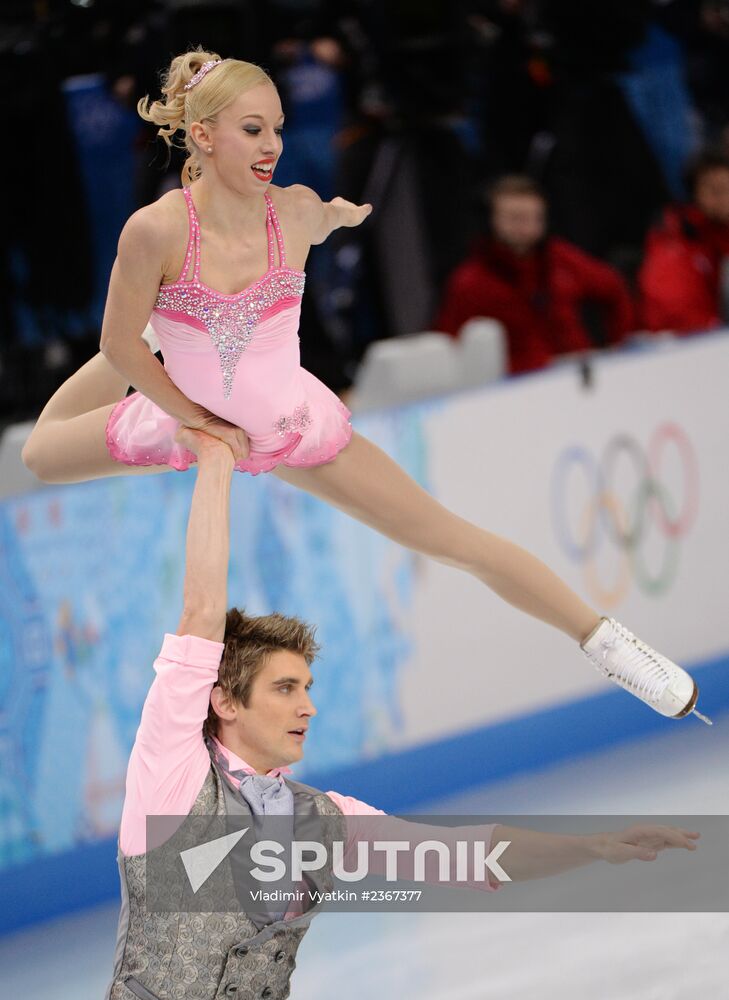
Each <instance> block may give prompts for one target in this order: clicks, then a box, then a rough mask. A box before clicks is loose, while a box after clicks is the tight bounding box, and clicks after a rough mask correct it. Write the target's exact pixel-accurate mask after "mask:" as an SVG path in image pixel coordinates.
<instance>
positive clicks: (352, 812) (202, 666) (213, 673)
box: [119, 633, 385, 856]
mask: <svg viewBox="0 0 729 1000" xmlns="http://www.w3.org/2000/svg"><path fill="white" fill-rule="evenodd" d="M222 655H223V643H222V642H213V641H212V640H210V639H201V638H200V637H199V636H195V635H171V634H169V633H167V634H166V635H165V638H164V642H163V643H162V649H161V650H160V654H159V656H158V657H157V659H156V660H155V661H154V670H155V674H156V677H155V679H154V681H153V682H152V686H151V688H150V689H149V693H148V695H147V698H146V700H145V702H144V708H143V709H142V720H141V722H140V724H139V729H138V730H137V738H136V740H135V741H134V747H133V749H132V754H131V757H130V759H129V767H128V769H127V787H126V798H125V799H124V809H123V811H122V818H121V827H120V830H119V847H120V849H121V852H122V854H124V855H127V856H129V855H132V854H144V852H145V851H146V839H147V838H146V821H147V815H148V814H149V815H151V816H153V815H167V816H186V815H187V814H188V813H189V811H190V809H191V808H192V806H193V803H194V802H195V799H196V798H197V796H198V794H199V792H200V789H201V788H202V786H203V782H204V781H205V778H206V777H207V773H208V771H209V770H210V754H209V753H208V750H207V747H206V746H205V742H204V740H203V736H202V728H203V723H204V722H205V719H206V718H207V715H208V705H209V703H210V692H211V691H212V689H213V685H214V684H215V682H216V681H217V679H218V669H219V667H220V660H221V657H222ZM218 745H219V746H220V748H221V750H222V752H223V753H224V754H225V755H226V757H227V758H228V762H229V764H230V768H231V770H242V771H248V772H250V773H251V774H254V773H255V771H254V769H253V768H252V767H250V766H249V765H248V764H246V762H245V761H244V760H241V758H240V757H238V756H237V755H236V754H234V753H233V752H232V751H231V750H228V749H227V747H224V746H222V744H218ZM268 773H269V775H270V776H272V777H279V776H280V775H282V774H287V773H289V769H288V768H285V767H284V768H275V769H274V770H273V771H269V772H268ZM326 794H327V795H328V796H329V798H330V799H332V801H333V802H334V803H335V804H336V805H337V806H339V808H340V809H341V810H342V812H343V813H344V815H345V816H384V815H385V813H384V812H383V811H382V810H381V809H375V808H374V807H373V806H369V805H367V803H366V802H360V801H359V799H354V798H352V797H351V796H347V795H340V794H339V793H338V792H327V793H326Z"/></svg>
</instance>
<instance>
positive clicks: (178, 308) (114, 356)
mask: <svg viewBox="0 0 729 1000" xmlns="http://www.w3.org/2000/svg"><path fill="white" fill-rule="evenodd" d="M162 91H163V98H162V99H161V100H158V101H154V102H152V103H151V104H150V102H149V99H146V100H144V101H141V102H140V105H139V111H140V114H141V115H142V117H143V118H145V119H146V120H148V121H152V122H154V123H155V124H157V125H158V126H159V134H160V135H161V136H162V137H163V139H164V140H165V141H166V142H167V144H168V145H170V144H171V140H172V138H173V137H174V135H175V134H176V133H177V132H178V131H180V132H182V133H184V141H185V145H186V148H187V150H188V152H189V158H188V159H187V161H186V162H185V166H184V169H183V174H182V178H183V184H185V185H186V186H185V187H184V188H183V190H182V191H179V190H175V191H170V192H168V193H167V194H165V195H163V196H162V197H161V198H160V199H159V200H158V201H156V202H155V203H154V204H152V205H148V206H146V207H144V208H142V209H140V210H139V211H137V212H135V214H134V215H132V217H131V218H130V219H129V221H128V222H127V224H126V225H125V227H124V229H123V231H122V234H121V236H120V239H119V248H118V256H117V259H116V261H115V263H114V267H113V269H112V272H111V280H110V284H109V293H108V298H107V303H106V310H105V314H104V321H103V328H102V334H101V353H100V354H99V355H97V356H96V357H95V358H93V359H92V360H91V361H89V362H88V363H87V364H86V365H84V366H83V367H82V368H81V369H80V370H79V371H78V372H77V373H76V374H75V375H73V376H72V377H71V378H70V379H69V380H68V381H67V382H66V383H65V384H64V385H63V386H61V388H60V389H59V390H58V391H57V392H56V394H55V395H54V396H53V397H52V399H51V400H50V402H49V403H48V404H47V406H46V407H45V409H44V410H43V412H42V413H41V415H40V417H39V419H38V422H37V424H36V426H35V428H34V430H33V432H32V433H31V435H30V437H29V439H28V441H27V444H26V446H25V448H24V451H23V460H24V462H25V463H26V465H27V466H28V467H29V468H30V469H32V470H33V471H34V472H35V473H36V474H37V475H38V476H39V478H40V479H42V480H45V481H46V482H52V483H62V482H77V481H80V480H87V479H94V478H97V477H101V476H113V475H120V474H123V473H126V472H137V473H141V472H162V471H166V470H168V469H170V468H174V469H186V468H187V467H188V465H189V464H190V463H191V462H194V461H195V456H194V455H193V454H192V453H191V452H189V451H187V449H186V448H185V447H184V445H183V444H181V443H178V442H177V441H176V433H177V431H178V428H179V427H180V426H181V425H182V426H186V427H191V428H194V429H197V430H202V431H205V432H206V433H208V434H211V435H213V436H215V437H218V438H221V439H222V440H223V441H225V442H226V443H227V444H228V445H229V446H230V447H231V449H232V450H233V453H234V456H235V458H236V460H237V464H236V467H237V468H238V469H239V470H241V471H246V472H250V473H252V474H253V475H256V474H257V473H259V472H267V471H273V472H274V473H275V474H276V475H277V476H279V477H280V478H281V479H284V480H285V481H286V482H288V483H291V484H293V485H294V486H298V487H300V488H301V489H304V490H307V491H308V492H310V493H313V494H314V495H316V496H318V497H320V498H321V499H323V500H326V501H328V502H329V503H331V504H333V505H335V506H337V507H339V508H341V509H342V510H344V511H346V512H347V513H349V514H351V515H352V516H353V517H356V518H358V519H359V520H361V521H364V522H365V523H366V524H368V525H370V526H371V527H372V528H375V529H376V530H377V531H380V532H382V533H383V534H385V535H387V536H388V537H389V538H392V539H394V540H395V541H397V542H399V543H400V544H402V545H405V546H408V547H409V548H411V549H415V550H416V551H418V552H422V553H424V554H426V555H428V556H431V557H432V558H434V559H437V560H439V561H441V562H444V563H447V564H450V565H453V566H458V567H460V568H461V569H464V570H467V571H468V572H470V573H472V574H473V575H475V576H476V577H478V579H480V580H482V581H483V582H484V583H485V584H487V585H488V586H489V587H491V588H492V589H493V590H494V591H495V592H496V593H497V594H499V595H500V596H501V597H503V598H504V599H505V600H507V601H509V602H510V603H511V604H513V605H514V606H516V607H517V608H520V609H521V610H522V611H525V612H527V613H528V614H531V615H534V616H535V617H537V618H540V619H541V620H542V621H545V622H547V623H549V624H550V625H553V626H555V627H557V628H559V629H561V630H562V631H563V632H566V633H567V635H569V636H571V637H572V638H573V639H575V640H577V641H578V642H579V643H580V645H581V648H582V649H583V651H584V652H585V653H586V655H587V656H588V658H589V659H590V660H591V661H592V662H593V664H594V665H595V666H596V667H597V668H598V669H599V670H600V671H601V672H602V673H603V674H604V675H605V676H607V677H609V678H610V679H611V680H613V681H615V682H616V683H618V684H620V685H621V686H622V687H624V688H626V689H627V690H629V691H631V692H632V693H633V694H634V695H636V696H637V697H638V698H640V699H642V700H643V701H645V702H646V703H647V704H649V705H650V706H651V707H652V708H654V709H655V710H656V711H658V712H660V713H662V714H663V715H666V716H671V717H676V718H678V717H681V716H684V715H687V714H688V713H689V712H691V711H693V710H694V705H695V703H696V698H697V695H698V689H697V688H696V685H695V684H694V682H693V680H692V679H691V678H690V677H689V676H688V674H687V673H685V671H683V670H682V669H681V668H680V667H678V666H677V665H676V664H674V663H672V662H671V661H670V660H668V659H666V658H665V657H664V656H661V655H660V654H658V653H656V652H655V651H654V650H653V649H651V648H650V647H649V646H648V645H647V644H645V643H643V642H642V641H640V640H638V639H636V638H635V636H633V635H632V634H631V633H630V632H628V630H627V629H625V628H624V627H623V626H622V625H620V624H618V623H617V622H615V621H614V620H613V619H606V618H600V617H599V616H598V614H597V613H596V612H595V611H594V610H593V609H592V608H590V607H588V605H587V604H585V603H584V602H583V601H582V600H581V599H580V598H579V597H578V596H577V595H576V594H575V593H573V592H572V591H571V590H570V589H569V588H568V587H567V586H566V584H564V583H563V582H562V581H561V580H560V579H559V578H558V577H557V576H556V575H555V574H554V573H553V572H552V571H551V570H549V569H548V568H547V567H546V566H545V565H544V564H543V563H542V562H540V561H539V560H538V559H537V558H536V557H534V556H532V555H531V554H529V553H528V552H526V551H525V550H524V549H522V548H520V547H518V546H517V545H515V544H513V543H512V542H509V541H507V540H505V539H503V538H500V537H498V536H497V535H494V534H491V533H489V532H487V531H484V530H482V529H480V528H477V527H475V526H474V525H472V524H469V523H468V522H467V521H464V520H463V519H462V518H460V517H457V516H456V515H454V514H452V513H450V512H449V511H448V510H446V509H445V508H444V507H442V506H441V505H440V504H439V503H437V502H436V501H435V500H434V499H433V498H432V497H431V496H430V495H429V494H428V493H426V492H425V491H424V490H423V489H421V488H420V487H419V486H418V485H417V484H416V483H415V482H414V481H413V480H412V479H411V478H410V477H409V476H407V475H406V474H405V472H403V470H402V469H400V467H399V466H398V465H397V464H396V463H395V462H393V461H392V460H391V459H390V458H389V457H388V456H387V455H386V454H385V453H384V452H383V451H381V450H380V449H379V448H378V447H376V446H375V445H374V444H372V443H371V442H370V441H368V440H367V439H366V438H364V437H362V436H361V435H360V434H358V433H355V432H353V431H352V427H351V425H350V423H349V416H350V414H349V411H348V410H347V408H346V407H345V406H344V404H343V403H342V402H341V401H340V400H339V399H338V398H337V397H336V396H335V395H334V394H333V393H332V392H330V391H329V389H327V388H326V387H325V386H324V385H322V384H321V383H320V382H319V381H318V380H317V379H315V378H314V377H313V376H312V375H310V374H309V373H308V372H307V371H305V370H304V369H302V368H301V367H300V364H299V348H298V336H297V328H298V319H299V311H300V303H301V295H302V292H303V286H304V271H303V267H304V263H305V261H306V257H307V254H308V252H309V248H310V246H311V245H312V244H316V243H322V242H323V241H324V240H325V239H326V238H327V237H328V236H329V234H330V233H331V232H332V231H333V230H334V229H336V228H337V227H339V226H357V225H359V224H360V223H361V222H362V221H363V220H364V219H365V218H366V216H367V215H368V214H369V213H370V211H371V206H369V205H353V204H351V203H350V202H347V201H344V200H343V199H342V198H335V199H334V200H333V201H331V202H329V203H327V204H324V203H322V201H321V200H320V199H319V197H318V196H317V195H316V194H315V193H314V192H313V191H311V190H310V189H308V188H305V187H302V186H300V185H294V186H292V187H289V188H279V187H273V186H272V185H271V178H272V175H273V172H274V169H275V166H276V162H277V160H278V158H279V157H280V156H281V152H282V148H283V144H282V138H281V132H282V125H283V117H284V116H283V113H282V110H281V104H280V101H279V96H278V93H277V91H276V88H275V86H274V85H273V83H272V81H271V79H270V78H269V77H268V75H267V74H266V73H265V72H264V70H262V69H261V68H260V67H258V66H255V65H253V64H251V63H246V62H242V61H239V60H236V59H224V60H221V59H220V57H219V56H217V55H216V54H214V53H208V52H203V51H199V50H198V51H192V52H188V53H186V54H184V55H180V56H177V57H176V58H175V59H173V61H172V63H171V65H170V67H169V69H168V71H167V72H166V74H165V76H164V78H163V87H162ZM150 317H151V318H150ZM148 321H149V323H150V325H151V328H152V330H153V335H152V337H151V338H150V336H149V332H148V333H147V335H146V337H147V340H148V341H149V340H150V339H151V340H152V341H154V335H156V337H157V338H158V339H159V345H160V347H161V350H162V353H163V356H164V362H165V363H164V367H163V366H162V365H161V364H160V363H159V362H158V360H157V359H156V358H155V357H154V354H153V353H152V350H155V351H156V349H157V345H156V344H155V343H154V342H152V343H150V344H149V346H148V344H147V343H145V340H144V339H143V337H142V335H143V333H144V332H145V327H147V323H148ZM150 347H151V348H152V350H150ZM130 384H131V385H133V386H134V387H135V389H137V390H138V391H137V392H135V393H134V394H133V395H131V396H129V397H126V392H127V388H128V386H129V385H130Z"/></svg>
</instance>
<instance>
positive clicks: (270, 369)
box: [106, 187, 352, 475]
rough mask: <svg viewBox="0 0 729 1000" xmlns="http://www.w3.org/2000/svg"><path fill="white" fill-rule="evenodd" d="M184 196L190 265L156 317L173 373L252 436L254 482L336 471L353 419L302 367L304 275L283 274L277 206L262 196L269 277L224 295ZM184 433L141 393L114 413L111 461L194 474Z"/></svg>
mask: <svg viewBox="0 0 729 1000" xmlns="http://www.w3.org/2000/svg"><path fill="white" fill-rule="evenodd" d="M183 193H184V195H185V200H186V202H187V210H188V215H189V219H190V238H189V241H188V244H187V252H186V254H185V263H184V266H183V268H182V271H181V273H180V276H179V278H178V279H177V280H176V281H175V282H173V283H172V284H166V285H160V289H159V293H158V295H157V299H156V301H155V305H154V310H153V312H152V316H151V317H150V324H151V325H152V327H153V329H154V331H155V333H156V335H157V337H158V339H159V343H160V349H161V351H162V355H163V357H164V364H165V369H166V370H167V373H168V374H169V376H170V378H171V379H172V381H173V382H174V383H175V385H176V386H177V387H178V389H180V391H181V392H183V393H184V394H185V395H186V396H187V397H188V399H191V400H192V401H193V402H194V403H199V404H200V405H201V406H204V407H205V408H206V409H207V410H210V412H211V413H214V414H216V415H217V416H218V417H222V418H223V419H224V420H228V421H230V423H232V424H235V425H236V426H237V427H242V428H243V430H244V431H245V432H246V433H247V435H248V438H249V441H250V449H251V450H250V455H249V457H248V458H247V459H245V461H243V462H238V463H237V465H236V469H238V470H239V471H241V472H250V473H252V474H253V475H256V474H257V473H259V472H269V471H270V470H271V469H273V468H275V466H277V465H279V464H280V463H283V464H284V465H288V466H294V467H307V466H312V465H321V464H323V463H324V462H330V461H331V460H332V459H333V458H334V457H335V456H336V455H337V454H338V452H339V451H341V449H342V448H344V446H345V445H346V444H347V443H348V442H349V439H350V437H351V435H352V426H351V423H350V416H351V414H350V412H349V410H348V409H347V407H346V406H345V405H344V403H342V402H341V400H340V399H338V398H337V396H335V395H334V393H333V392H331V390H329V389H328V388H327V387H326V386H325V385H323V384H322V383H321V382H320V381H319V380H318V379H316V378H315V377H314V376H313V375H311V374H310V373H309V372H307V371H306V370H305V369H304V368H302V367H301V364H300V359H299V337H298V327H299V315H300V312H301V296H302V293H303V291H304V279H305V274H304V272H303V271H296V270H294V269H293V268H290V267H287V266H286V253H285V250H284V245H283V238H282V235H281V228H280V226H279V223H278V218H277V217H276V211H275V209H274V207H273V202H272V201H271V198H270V197H269V196H268V195H265V196H264V197H265V199H266V205H267V212H266V230H267V234H268V270H267V271H266V273H265V274H264V275H263V277H262V278H260V279H259V280H258V281H256V282H254V283H253V284H252V285H249V287H248V288H246V289H244V290H243V291H242V292H238V293H237V294H235V295H224V294H222V293H221V292H216V291H215V290H214V289H213V288H209V287H208V286H207V285H205V284H204V283H203V282H202V281H200V225H199V223H198V220H197V214H196V212H195V205H194V203H193V200H192V195H191V193H190V188H189V187H186V188H183ZM276 249H277V250H278V261H279V262H278V265H276V262H275V250H276ZM193 259H194V266H193V273H192V277H191V278H190V279H189V280H188V279H187V274H188V270H189V267H190V262H191V261H192V260H193ZM178 427H179V422H178V421H177V420H176V419H175V418H174V417H172V416H170V415H169V414H168V413H165V411H164V410H162V409H161V408H160V407H159V406H157V405H156V404H155V403H153V402H152V401H151V400H149V399H147V398H146V396H143V395H142V394H141V393H139V392H135V393H132V395H130V396H127V398H126V399H123V400H122V401H121V402H120V403H117V405H116V406H115V407H114V409H113V410H112V412H111V414H110V416H109V420H108V421H107V425H106V443H107V446H108V448H109V451H110V453H111V455H112V456H113V457H114V458H115V459H116V460H117V461H119V462H123V463H125V464H127V465H169V466H171V467H172V468H174V469H187V468H188V467H189V466H190V465H191V464H192V463H194V462H195V461H196V459H195V456H194V455H193V454H192V453H191V452H190V451H188V450H187V449H186V448H183V447H182V446H181V445H179V444H177V443H176V442H175V440H174V436H175V433H176V431H177V428H178Z"/></svg>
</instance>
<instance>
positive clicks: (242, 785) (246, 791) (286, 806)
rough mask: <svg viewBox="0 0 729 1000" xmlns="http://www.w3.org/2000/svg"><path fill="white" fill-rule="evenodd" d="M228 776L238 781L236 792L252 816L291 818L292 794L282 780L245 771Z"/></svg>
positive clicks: (233, 772) (292, 809) (292, 810)
mask: <svg viewBox="0 0 729 1000" xmlns="http://www.w3.org/2000/svg"><path fill="white" fill-rule="evenodd" d="M229 774H230V776H231V777H232V778H237V779H238V781H239V784H238V790H239V792H240V794H241V795H242V796H243V798H244V799H245V800H246V802H247V803H248V805H249V806H250V810H251V812H252V813H253V815H254V816H293V814H294V793H293V792H292V791H291V789H290V788H289V786H288V785H287V784H286V782H285V781H283V779H281V778H270V777H269V776H268V775H267V774H247V773H246V772H245V771H230V772H229Z"/></svg>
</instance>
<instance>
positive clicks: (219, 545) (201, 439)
mask: <svg viewBox="0 0 729 1000" xmlns="http://www.w3.org/2000/svg"><path fill="white" fill-rule="evenodd" d="M178 440H179V441H180V442H181V443H182V444H184V446H185V447H186V448H188V449H189V450H190V451H194V452H195V453H196V454H197V457H198V458H197V461H198V466H197V482H196V483H195V491H194V493H193V495H192V505H191V507H190V517H189V520H188V522H187V543H186V544H187V547H186V559H185V590H184V603H183V608H182V617H181V618H180V623H179V625H178V626H177V634H178V635H194V636H198V637H199V638H201V639H213V640H215V641H216V642H222V641H223V635H224V633H225V613H226V610H227V604H228V598H227V594H228V558H229V548H230V480H231V476H232V472H233V464H234V461H235V459H234V458H233V452H232V451H231V450H230V448H229V447H228V446H227V445H226V444H223V443H222V442H221V441H218V440H217V439H216V438H213V437H210V436H209V435H207V434H203V433H202V432H201V431H193V430H190V429H189V428H183V429H182V430H181V431H180V432H179V433H178Z"/></svg>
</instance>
